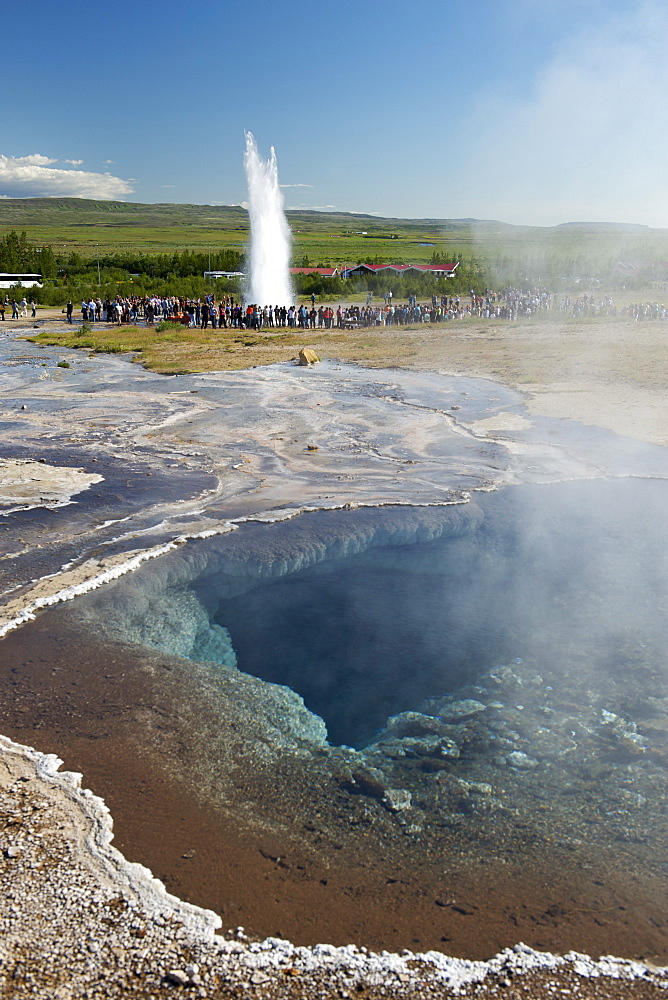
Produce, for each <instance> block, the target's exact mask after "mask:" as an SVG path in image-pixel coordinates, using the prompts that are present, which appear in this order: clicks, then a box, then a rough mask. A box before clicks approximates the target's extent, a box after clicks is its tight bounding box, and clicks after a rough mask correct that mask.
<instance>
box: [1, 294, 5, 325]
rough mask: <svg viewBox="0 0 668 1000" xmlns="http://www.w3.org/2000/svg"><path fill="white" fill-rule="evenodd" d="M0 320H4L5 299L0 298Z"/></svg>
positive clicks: (2, 321)
mask: <svg viewBox="0 0 668 1000" xmlns="http://www.w3.org/2000/svg"><path fill="white" fill-rule="evenodd" d="M0 322H1V323H4V322H5V300H4V299H2V298H0Z"/></svg>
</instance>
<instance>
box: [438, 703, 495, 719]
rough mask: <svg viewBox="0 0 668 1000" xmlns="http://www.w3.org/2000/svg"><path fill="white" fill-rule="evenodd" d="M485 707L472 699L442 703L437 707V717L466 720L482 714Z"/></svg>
mask: <svg viewBox="0 0 668 1000" xmlns="http://www.w3.org/2000/svg"><path fill="white" fill-rule="evenodd" d="M486 708H487V705H483V703H482V702H481V701H476V700H475V699H474V698H464V700H463V701H451V702H444V703H443V704H442V705H440V706H439V713H438V714H439V715H440V717H441V718H442V719H467V718H468V717H469V716H471V715H477V714H478V712H484V711H485V709H486Z"/></svg>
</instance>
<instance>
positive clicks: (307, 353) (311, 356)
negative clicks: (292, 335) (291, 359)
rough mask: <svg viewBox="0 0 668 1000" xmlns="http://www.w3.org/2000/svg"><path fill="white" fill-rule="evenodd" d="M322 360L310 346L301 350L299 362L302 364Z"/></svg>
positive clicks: (311, 363)
mask: <svg viewBox="0 0 668 1000" xmlns="http://www.w3.org/2000/svg"><path fill="white" fill-rule="evenodd" d="M318 361H320V358H319V357H318V355H317V354H316V353H315V351H314V350H312V348H310V347H302V349H301V351H300V352H299V364H300V365H314V364H316V362H318Z"/></svg>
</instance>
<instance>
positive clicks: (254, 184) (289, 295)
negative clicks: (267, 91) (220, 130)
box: [244, 132, 294, 306]
mask: <svg viewBox="0 0 668 1000" xmlns="http://www.w3.org/2000/svg"><path fill="white" fill-rule="evenodd" d="M245 135H246V153H245V156H244V166H245V169H246V178H247V180H248V212H249V215H250V228H251V245H250V278H249V281H248V286H247V288H246V300H247V301H249V302H254V303H257V305H261V306H263V305H280V306H288V305H291V304H292V302H293V300H294V292H293V290H292V284H291V281H290V241H291V234H290V227H289V226H288V223H287V219H286V218H285V212H284V211H283V194H282V192H281V189H280V187H279V184H278V164H277V162H276V152H275V150H274V147H273V146H272V148H271V154H270V156H269V159H268V160H262V158H261V157H260V154H259V153H258V149H257V145H256V142H255V138H254V136H253V134H252V132H246V133H245Z"/></svg>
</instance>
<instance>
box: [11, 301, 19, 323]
mask: <svg viewBox="0 0 668 1000" xmlns="http://www.w3.org/2000/svg"><path fill="white" fill-rule="evenodd" d="M18 318H19V304H18V302H17V301H16V299H12V319H18Z"/></svg>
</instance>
